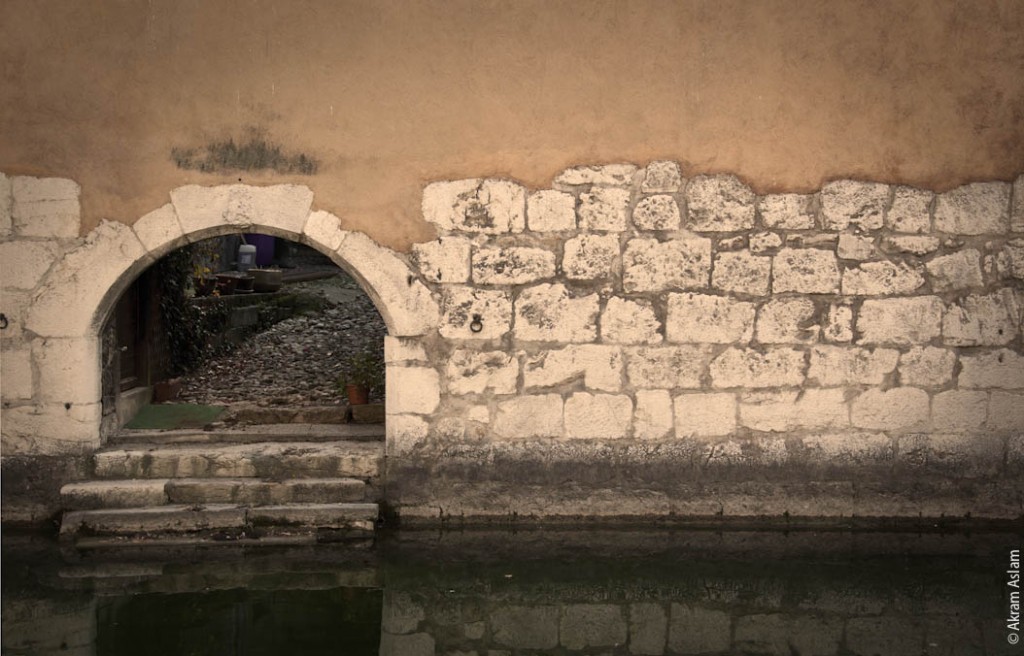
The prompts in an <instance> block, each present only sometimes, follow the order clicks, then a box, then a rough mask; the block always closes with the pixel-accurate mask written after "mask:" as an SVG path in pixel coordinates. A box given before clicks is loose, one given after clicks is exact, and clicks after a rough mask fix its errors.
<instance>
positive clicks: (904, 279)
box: [842, 261, 924, 296]
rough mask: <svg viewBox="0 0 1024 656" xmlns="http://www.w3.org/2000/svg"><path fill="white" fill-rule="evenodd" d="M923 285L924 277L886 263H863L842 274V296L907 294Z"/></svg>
mask: <svg viewBox="0 0 1024 656" xmlns="http://www.w3.org/2000/svg"><path fill="white" fill-rule="evenodd" d="M923 284H924V276H922V275H921V274H920V273H918V272H917V271H916V270H915V269H913V268H911V267H910V266H908V265H906V264H904V263H899V264H893V263H892V262H888V261H881V262H865V263H863V264H861V265H860V266H858V267H851V268H849V269H847V270H846V271H844V272H843V285H842V289H843V294H846V295H848V296H880V295H883V294H909V293H911V292H913V291H914V290H915V289H917V288H919V287H920V286H921V285H923Z"/></svg>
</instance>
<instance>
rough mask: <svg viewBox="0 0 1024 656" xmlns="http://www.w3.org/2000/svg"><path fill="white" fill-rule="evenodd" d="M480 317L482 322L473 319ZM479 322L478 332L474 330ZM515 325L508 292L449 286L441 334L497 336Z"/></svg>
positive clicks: (443, 306)
mask: <svg viewBox="0 0 1024 656" xmlns="http://www.w3.org/2000/svg"><path fill="white" fill-rule="evenodd" d="M477 318H479V324H474V321H475V320H476V319H477ZM474 325H479V328H480V330H479V331H478V332H474V331H473V327H474ZM511 327H512V297H511V295H510V294H509V293H508V292H506V291H499V290H488V289H475V288H473V287H463V286H451V287H446V288H445V290H444V292H443V294H442V297H441V326H440V328H439V331H440V333H441V336H442V337H446V338H448V339H497V338H499V337H501V336H502V335H504V334H505V333H507V332H508V331H509V330H510V329H511Z"/></svg>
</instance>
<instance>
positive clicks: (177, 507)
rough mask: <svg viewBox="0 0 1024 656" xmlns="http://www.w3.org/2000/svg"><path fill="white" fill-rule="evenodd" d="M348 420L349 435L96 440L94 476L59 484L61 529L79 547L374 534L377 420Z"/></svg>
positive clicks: (303, 540) (267, 433)
mask: <svg viewBox="0 0 1024 656" xmlns="http://www.w3.org/2000/svg"><path fill="white" fill-rule="evenodd" d="M346 428H347V427H346ZM353 428H356V430H354V431H351V430H350V431H346V432H345V436H346V437H351V438H354V439H343V440H338V439H336V438H337V437H338V432H334V433H332V436H333V437H334V438H335V439H333V440H329V441H308V440H307V441H295V440H294V439H293V440H283V441H276V439H277V437H278V436H277V434H276V433H275V432H274V431H272V430H263V431H254V432H253V433H252V434H250V435H248V436H247V437H246V439H245V440H241V441H228V442H212V441H206V440H208V439H209V436H207V435H206V434H205V432H203V431H199V432H198V433H199V435H196V433H197V432H196V431H191V432H189V431H168V433H173V434H171V435H165V436H164V437H165V438H166V439H162V440H161V439H155V440H154V439H151V438H153V436H150V435H146V436H145V437H147V439H148V441H146V442H140V443H120V444H117V445H112V446H108V447H105V448H102V449H99V450H98V451H96V452H95V453H93V456H92V469H93V477H92V479H91V480H86V481H79V482H75V483H70V484H68V485H65V486H64V487H63V488H62V489H61V499H62V506H63V508H64V511H65V513H64V518H63V522H62V524H61V529H60V533H61V537H62V538H64V539H69V540H73V541H74V544H75V546H76V547H78V548H99V547H104V546H121V545H124V546H130V545H137V544H141V545H147V544H159V545H161V546H167V545H171V544H178V545H185V546H187V545H189V544H197V543H219V544H224V543H231V542H239V543H244V544H265V545H285V544H311V543H315V542H322V541H336V540H345V541H346V542H347V544H355V541H356V540H359V541H362V542H366V541H367V540H370V541H371V542H372V538H373V532H374V527H375V525H376V522H377V519H378V515H379V507H378V505H377V503H376V501H377V499H378V498H379V497H378V493H377V492H378V489H379V488H378V481H379V480H380V474H381V471H382V466H383V460H384V443H383V442H382V441H377V440H375V439H373V440H367V439H363V438H365V437H368V436H372V433H373V432H376V433H379V432H380V427H373V430H372V431H371V430H370V429H369V428H368V427H353ZM299 434H300V433H299V432H296V433H293V434H292V435H293V436H297V435H299ZM303 435H307V436H308V434H306V433H303ZM132 437H134V438H136V439H138V438H141V437H144V436H143V435H139V434H137V433H136V434H135V435H133V436H132ZM256 437H259V438H261V439H259V440H256V439H254V438H256ZM268 438H269V439H268ZM178 440H183V441H178ZM269 440H274V441H269Z"/></svg>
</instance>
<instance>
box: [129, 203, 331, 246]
mask: <svg viewBox="0 0 1024 656" xmlns="http://www.w3.org/2000/svg"><path fill="white" fill-rule="evenodd" d="M172 209H173V206H172ZM133 227H134V226H133ZM136 232H138V230H136ZM346 234H348V233H347V231H345V230H342V228H341V219H339V218H338V217H336V216H335V215H333V214H331V213H330V212H324V211H322V210H317V211H315V212H312V213H310V215H309V217H308V218H307V219H306V225H305V226H303V228H302V235H303V238H304V239H305V241H306V243H309V244H314V245H319V246H322V247H325V248H326V249H327V250H328V251H336V250H338V247H339V246H341V242H342V240H343V239H345V235H346ZM139 238H140V239H141V238H142V235H139ZM143 243H145V242H143Z"/></svg>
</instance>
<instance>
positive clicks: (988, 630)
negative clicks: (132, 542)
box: [2, 531, 1024, 656]
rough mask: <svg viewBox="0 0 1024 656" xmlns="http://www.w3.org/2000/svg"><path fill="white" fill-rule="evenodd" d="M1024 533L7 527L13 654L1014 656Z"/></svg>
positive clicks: (7, 632) (7, 626)
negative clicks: (1015, 594)
mask: <svg viewBox="0 0 1024 656" xmlns="http://www.w3.org/2000/svg"><path fill="white" fill-rule="evenodd" d="M1020 537H1021V536H1020V535H1013V534H1006V533H1000V534H982V535H975V536H963V535H938V534H931V535H928V534H926V535H907V534H877V533H873V534H846V533H810V532H806V533H792V534H788V535H786V534H781V533H767V534H762V533H739V532H734V533H714V532H677V531H649V532H628V533H623V532H611V531H596V532H595V531H589V532H562V531H527V532H520V533H516V534H512V533H503V532H465V533H451V532H447V533H432V532H415V531H406V532H401V533H396V534H392V535H386V536H382V538H381V540H379V542H378V544H377V546H376V547H375V548H374V549H368V550H354V551H353V550H345V549H343V548H340V547H332V546H328V545H325V546H323V547H316V548H312V547H309V548H302V549H290V550H273V551H271V550H267V549H260V550H256V551H248V552H244V551H240V550H238V549H237V548H234V547H230V548H229V547H223V548H204V549H195V548H190V549H184V548H183V549H176V550H170V551H168V550H164V551H162V552H161V553H160V554H159V558H158V557H157V553H156V552H155V551H153V550H151V549H147V550H137V551H133V550H130V549H122V550H118V551H116V552H112V551H106V552H96V553H86V554H81V553H75V552H67V551H64V552H62V551H61V550H60V549H59V548H58V547H57V546H56V545H55V544H53V543H51V542H48V541H43V540H40V539H39V538H25V537H12V536H5V540H4V556H3V557H4V562H3V650H2V651H3V653H4V654H57V653H60V654H98V655H103V656H110V655H118V656H120V655H127V654H132V655H133V656H134V655H137V654H168V655H170V654H176V655H177V654H247V655H248V654H253V655H257V654H381V655H382V656H392V655H395V656H397V655H402V656H418V655H421V654H422V655H429V654H445V655H453V656H454V655H459V654H466V655H468V654H473V655H475V656H501V655H504V654H508V655H509V656H511V655H513V654H587V655H592V654H616V655H618V654H622V655H626V654H630V655H642V654H651V655H660V654H785V655H787V656H791V655H792V654H801V655H803V656H807V655H810V654H830V655H836V656H845V655H853V654H884V655H888V654H894V655H895V654H1016V653H1024V652H1021V651H1020V650H1019V649H1018V650H1017V651H1014V647H1013V646H1012V645H1009V644H1008V642H1007V630H1006V627H1005V623H1006V617H1007V609H1008V591H1007V586H1006V580H1005V578H1006V577H1005V570H1006V564H1007V559H1008V558H1009V552H1010V549H1013V548H1017V549H1019V548H1020V543H1021V539H1020Z"/></svg>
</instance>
